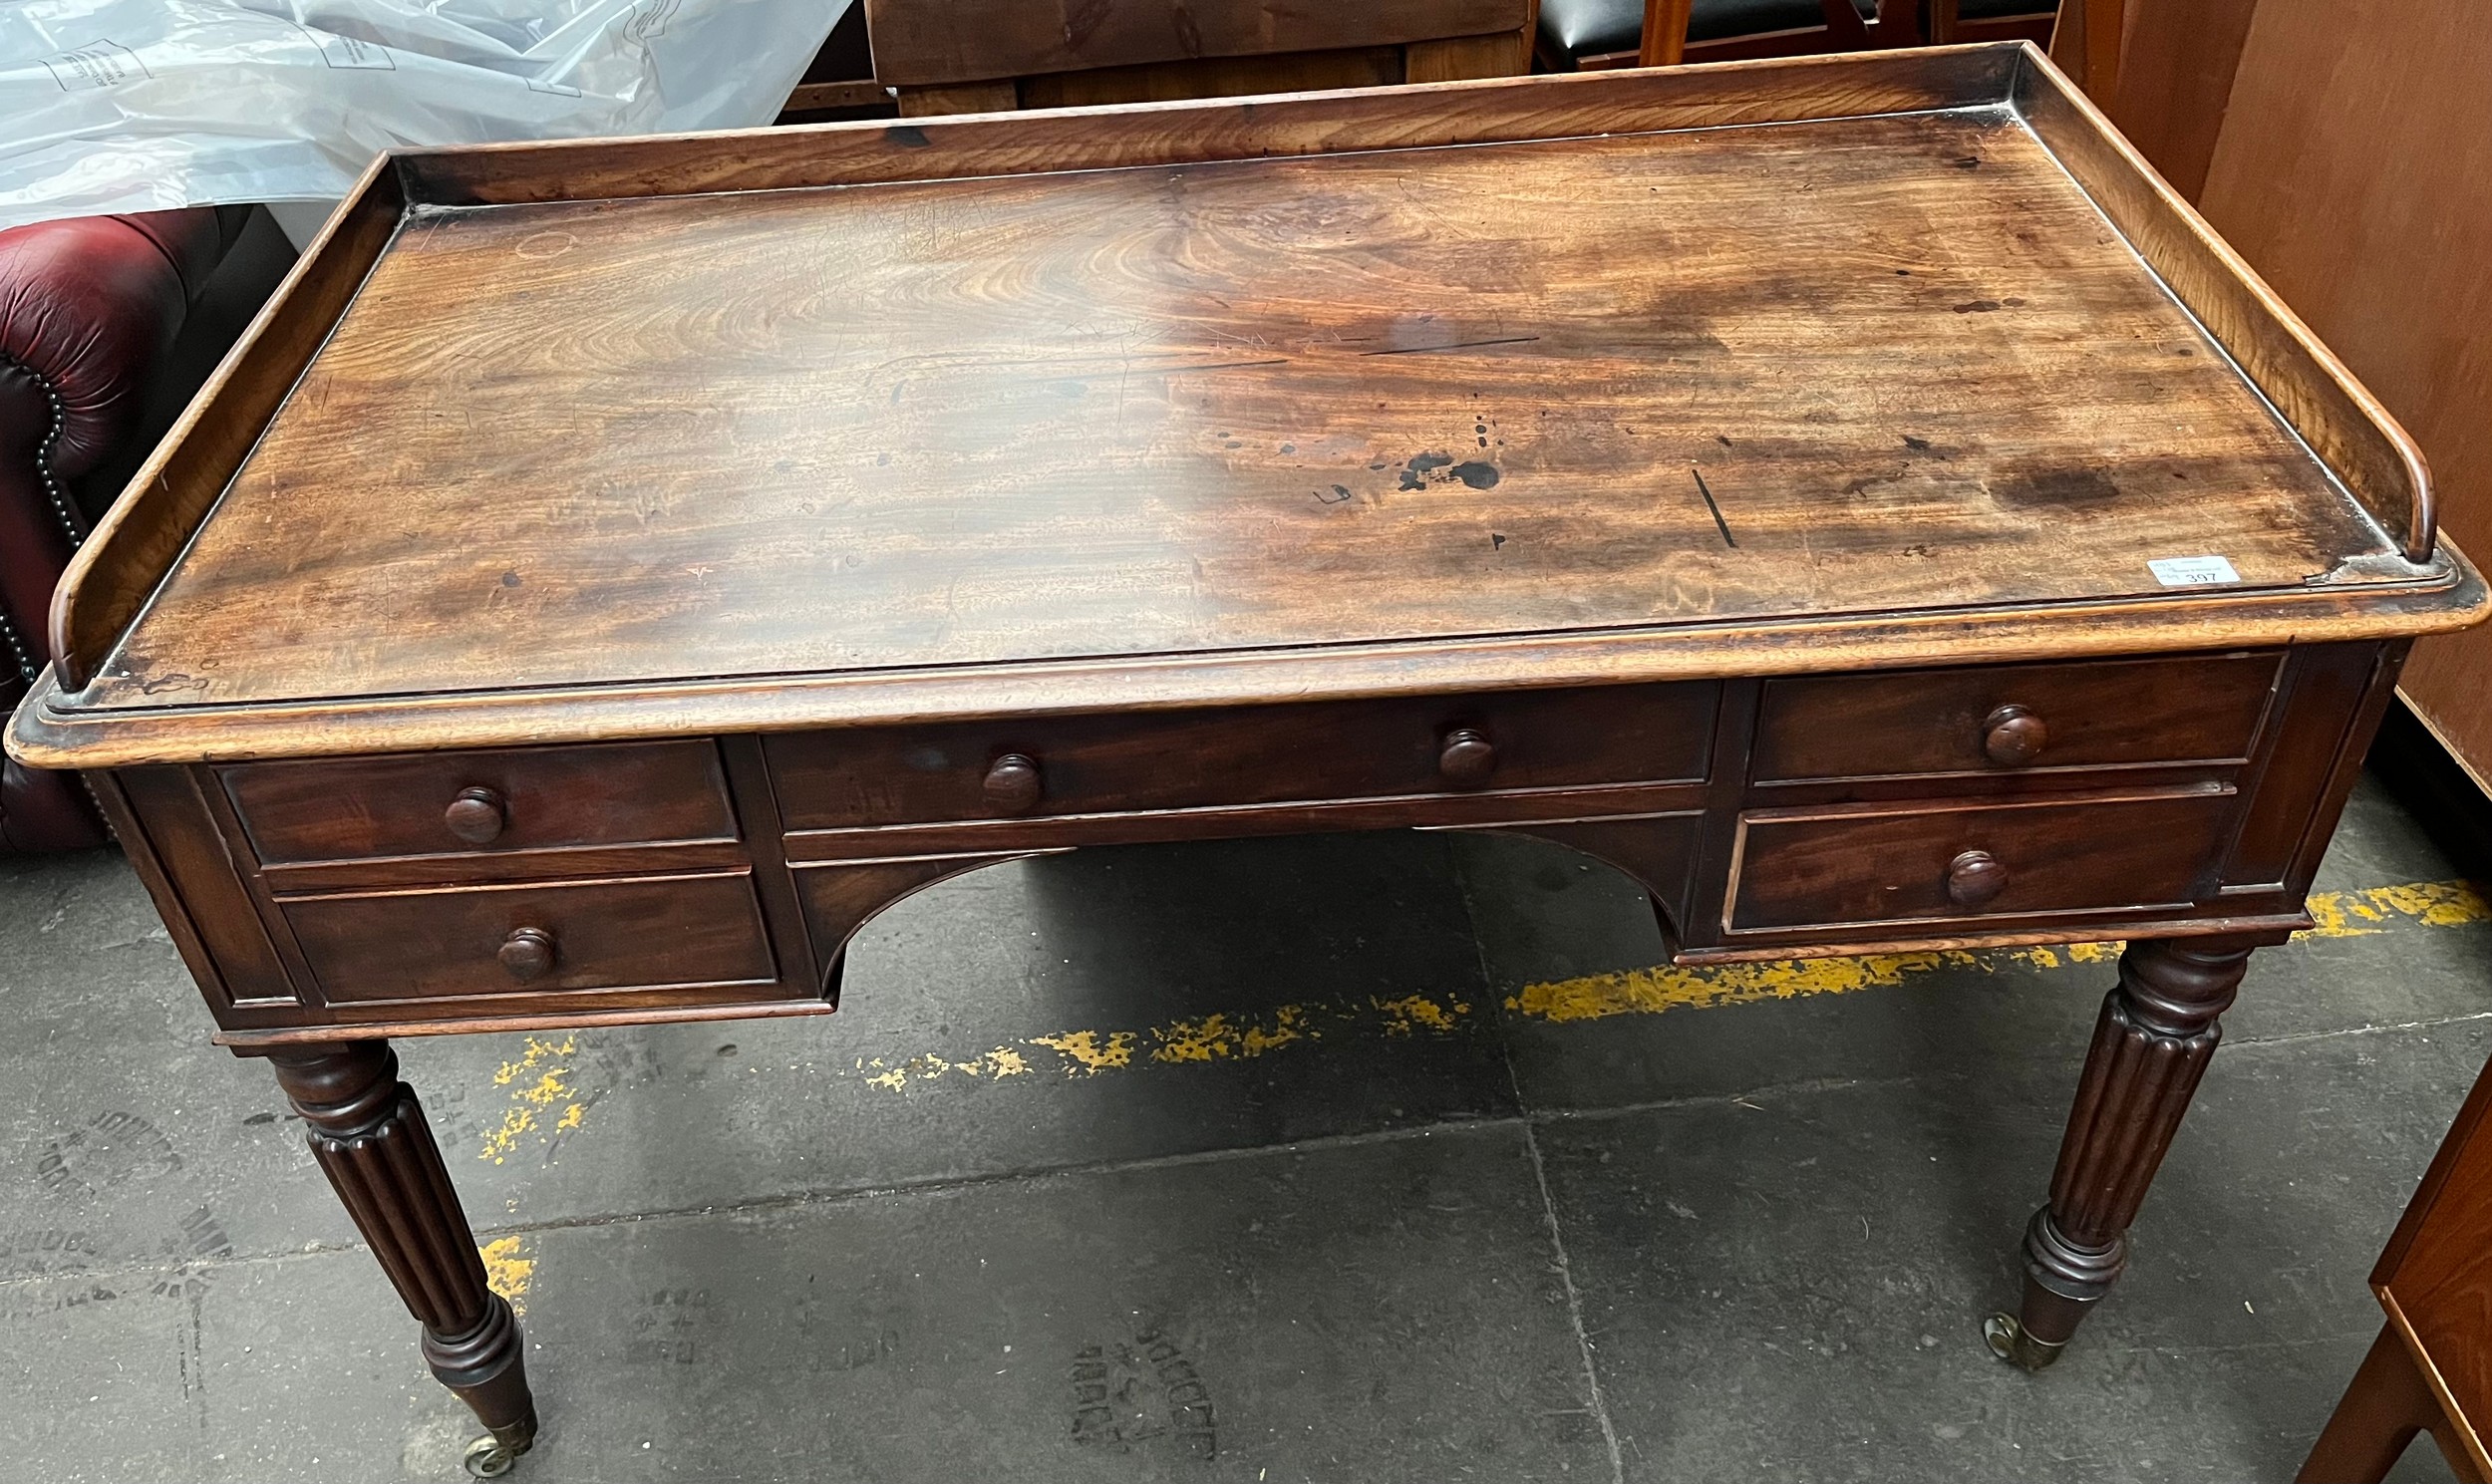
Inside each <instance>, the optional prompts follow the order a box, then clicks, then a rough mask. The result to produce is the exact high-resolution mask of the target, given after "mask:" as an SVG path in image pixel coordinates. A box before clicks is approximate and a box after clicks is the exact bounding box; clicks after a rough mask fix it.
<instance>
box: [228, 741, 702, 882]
mask: <svg viewBox="0 0 2492 1484" xmlns="http://www.w3.org/2000/svg"><path fill="white" fill-rule="evenodd" d="M219 772H220V773H221V774H222V776H223V779H224V785H225V793H226V796H227V797H229V798H231V799H232V800H233V807H234V812H235V813H236V814H238V815H240V816H241V819H242V825H243V828H244V829H245V830H246V831H248V832H249V834H250V837H251V844H252V845H253V847H254V848H255V849H257V851H258V852H259V858H260V860H261V861H263V862H265V863H267V864H269V865H277V864H284V863H292V862H299V861H323V860H360V859H366V858H370V857H376V856H406V855H456V854H464V853H467V852H469V851H479V850H481V851H496V852H498V851H512V850H540V849H559V848H563V847H566V846H579V845H622V844H644V843H658V842H666V841H677V840H732V839H734V838H735V837H736V814H735V809H734V808H733V806H732V805H731V804H730V803H729V800H728V794H727V780H726V776H725V774H724V773H723V772H722V771H721V769H720V766H719V755H718V746H717V744H716V743H714V742H708V741H706V740H705V741H700V742H624V743H614V744H610V745H605V746H592V747H520V748H510V749H505V750H495V751H482V752H438V753H420V754H417V755H413V756H406V757H350V758H344V759H341V760H338V761H334V762H326V761H324V762H248V763H242V764H239V765H236V766H232V767H226V768H222V769H219Z"/></svg>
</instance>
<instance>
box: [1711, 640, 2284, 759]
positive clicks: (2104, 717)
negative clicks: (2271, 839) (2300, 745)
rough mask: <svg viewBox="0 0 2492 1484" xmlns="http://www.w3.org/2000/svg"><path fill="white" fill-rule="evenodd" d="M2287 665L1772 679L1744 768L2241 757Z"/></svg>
mask: <svg viewBox="0 0 2492 1484" xmlns="http://www.w3.org/2000/svg"><path fill="white" fill-rule="evenodd" d="M2280 660H2281V657H2280V656H2277V655H2273V654H2254V655H2217V656H2211V657H2207V658H2203V659H2181V660H2118V661H2112V662H2108V663H2103V664H2074V665H2001V666H1982V667H1979V668H1974V669H1965V670H1923V671H1915V672H1912V673H1909V674H1901V675H1897V674H1883V675H1881V674H1869V675H1835V676H1815V677H1808V678H1801V679H1790V680H1776V681H1769V682H1767V683H1766V686H1765V692H1764V698H1763V701H1762V703H1761V709H1760V711H1759V714H1758V717H1757V723H1756V747H1755V752H1754V759H1753V762H1752V763H1751V766H1750V770H1749V774H1748V776H1749V778H1750V779H1751V780H1753V781H1755V782H1758V783H1790V782H1804V781H1812V780H1831V779H1838V778H1869V777H1878V776H1891V775H1893V774H1897V773H1953V772H2014V771H2020V770H2029V769H2039V768H2053V767H2107V766H2117V765H2121V764H2128V763H2148V762H2166V763H2173V762H2212V763H2229V762H2239V761H2241V760H2242V759H2244V758H2246V757H2247V756H2248V755H2249V751H2250V741H2251V739H2252V738H2253V737H2254V736H2256V735H2257V733H2258V728H2259V719H2260V718H2261V717H2262V716H2264V715H2265V714H2266V710H2267V697H2268V692H2269V690H2270V689H2271V688H2272V687H2273V686H2274V684H2275V681H2276V667H2277V665H2278V664H2279V663H2280Z"/></svg>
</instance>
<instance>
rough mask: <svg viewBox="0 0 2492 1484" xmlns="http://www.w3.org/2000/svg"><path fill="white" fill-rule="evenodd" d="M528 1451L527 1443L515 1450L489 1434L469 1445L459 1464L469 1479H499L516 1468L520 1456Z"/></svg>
mask: <svg viewBox="0 0 2492 1484" xmlns="http://www.w3.org/2000/svg"><path fill="white" fill-rule="evenodd" d="M526 1451H527V1444H525V1443H521V1444H520V1445H519V1446H517V1447H515V1448H514V1447H512V1446H510V1445H509V1444H508V1443H505V1442H503V1441H502V1440H501V1439H499V1438H497V1437H494V1436H493V1435H492V1434H490V1433H487V1434H485V1435H484V1436H482V1437H480V1438H477V1439H476V1440H475V1441H474V1442H472V1443H469V1444H467V1452H466V1454H464V1455H463V1456H462V1457H461V1458H460V1460H459V1463H460V1466H461V1467H463V1468H465V1469H466V1470H467V1477H469V1478H471V1479H498V1478H500V1477H501V1476H502V1475H504V1474H506V1473H509V1472H510V1471H511V1469H512V1468H514V1467H516V1466H517V1465H518V1462H519V1455H520V1454H522V1453H524V1452H526Z"/></svg>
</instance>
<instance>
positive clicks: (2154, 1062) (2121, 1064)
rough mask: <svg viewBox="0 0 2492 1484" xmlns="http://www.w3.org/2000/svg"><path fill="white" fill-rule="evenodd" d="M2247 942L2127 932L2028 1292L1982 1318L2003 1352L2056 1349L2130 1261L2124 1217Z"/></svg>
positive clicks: (2029, 1254) (2042, 1357) (2226, 998)
mask: <svg viewBox="0 0 2492 1484" xmlns="http://www.w3.org/2000/svg"><path fill="white" fill-rule="evenodd" d="M2249 965H2250V947H2249V946H2244V945H2240V944H2237V943H2235V942H2232V941H2228V940H2225V939H2186V940H2182V941H2178V942H2168V943H2132V944H2130V945H2129V946H2128V951H2127V952H2126V953H2123V954H2121V955H2120V982H2119V983H2118V985H2116V986H2114V987H2113V989H2112V991H2111V993H2110V994H2109V995H2108V996H2106V997H2105V998H2104V1000H2103V1003H2102V1019H2101V1020H2100V1021H2098V1022H2097V1023H2095V1027H2094V1043H2093V1046H2092V1048H2091V1049H2089V1050H2088V1051H2087V1052H2086V1053H2085V1070H2084V1072H2083V1073H2082V1074H2081V1075H2080V1076H2079V1077H2078V1079H2077V1085H2076V1105H2075V1106H2074V1107H2072V1108H2071V1109H2069V1111H2068V1131H2067V1134H2066V1136H2065V1137H2064V1138H2063V1139H2062V1140H2061V1141H2060V1144H2059V1168H2058V1169H2057V1171H2056V1172H2055V1173H2053V1174H2052V1175H2051V1177H2050V1203H2049V1204H2048V1205H2046V1206H2044V1207H2042V1208H2041V1209H2040V1210H2038V1211H2036V1212H2034V1213H2033V1220H2032V1223H2031V1224H2030V1225H2028V1226H2027V1227H2026V1228H2025V1302H2024V1305H2023V1307H2022V1308H2021V1310H2020V1311H2019V1313H2018V1314H2016V1315H2015V1316H2013V1317H2012V1316H2009V1315H2005V1314H2000V1315H1994V1316H1992V1318H1991V1320H1990V1322H1989V1323H1988V1324H1987V1325H1985V1326H1984V1327H1983V1331H1984V1334H1985V1335H1987V1336H1988V1337H1989V1339H1990V1345H1991V1349H1992V1350H1993V1351H1994V1352H1996V1353H1997V1354H1998V1355H1999V1357H2000V1358H2001V1359H2003V1360H2008V1361H2012V1362H2014V1363H2015V1364H2018V1365H2022V1366H2024V1367H2025V1369H2027V1370H2039V1369H2041V1368H2042V1367H2043V1366H2045V1365H2048V1364H2049V1363H2050V1362H2051V1361H2053V1360H2056V1359H2058V1358H2059V1351H2060V1349H2061V1348H2062V1347H2064V1346H2065V1345H2066V1344H2067V1342H2068V1336H2071V1335H2073V1334H2075V1333H2076V1327H2077V1325H2078V1324H2079V1323H2080V1322H2082V1321H2083V1319H2084V1318H2085V1315H2086V1313H2087V1311H2089V1310H2090V1309H2092V1308H2093V1306H2094V1305H2096V1304H2098V1303H2100V1302H2101V1301H2102V1296H2103V1295H2104V1294H2106V1293H2108V1292H2110V1289H2111V1284H2112V1281H2113V1280H2115V1279H2117V1278H2118V1277H2119V1276H2120V1269H2121V1268H2122V1267H2123V1266H2124V1265H2125V1264H2126V1263H2127V1262H2128V1226H2129V1223H2130V1222H2131V1221H2133V1220H2135V1219H2136V1216H2137V1208H2138V1206H2139V1205H2141V1204H2143V1203H2144V1201H2145V1199H2146V1186H2147V1184H2148V1183H2149V1182H2151V1181H2152V1180H2153V1179H2154V1172H2155V1167H2156V1166H2158V1165H2160V1164H2161V1163H2163V1151H2164V1150H2166V1149H2168V1148H2170V1147H2171V1143H2172V1134H2173V1132H2174V1131H2175V1130H2177V1129H2178V1128H2179V1127H2180V1120H2181V1114H2182V1113H2183V1112H2185V1111H2187V1110H2188V1107H2189V1096H2190V1094H2191V1093H2193V1092H2195V1091H2197V1090H2198V1077H2199V1075H2200V1073H2202V1072H2204V1071H2205V1070H2206V1065H2207V1058H2208V1057H2210V1056H2212V1055H2214V1054H2215V1043H2216V1041H2217V1040H2219V1039H2222V1035H2223V1033H2222V1031H2221V1029H2220V1028H2219V1027H2218V1026H2217V1025H2216V1017H2218V1016H2220V1015H2222V1014H2223V1013H2224V1011H2225V1009H2226V1007H2228V1006H2230V1005H2231V1004H2232V1003H2233V993H2234V991H2236V990H2238V989H2239V988H2240V987H2241V976H2242V973H2243V971H2244V970H2246V969H2247V968H2248V967H2249Z"/></svg>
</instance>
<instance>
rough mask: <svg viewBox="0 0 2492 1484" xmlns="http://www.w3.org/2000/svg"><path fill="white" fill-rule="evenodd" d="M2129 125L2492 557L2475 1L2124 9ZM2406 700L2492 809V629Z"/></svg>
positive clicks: (2462, 542)
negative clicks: (2409, 446)
mask: <svg viewBox="0 0 2492 1484" xmlns="http://www.w3.org/2000/svg"><path fill="white" fill-rule="evenodd" d="M2128 5H2129V8H2130V11H2131V13H2132V14H2131V21H2130V27H2129V34H2128V41H2127V46H2126V50H2125V56H2124V60H2123V63H2122V65H2121V69H2120V74H2119V84H2118V93H2117V96H2116V97H2115V98H2112V99H2109V100H2105V102H2107V103H2108V106H2109V109H2110V112H2111V115H2112V117H2113V120H2114V121H2115V122H2116V123H2118V124H2119V125H2120V127H2121V128H2122V130H2123V131H2124V132H2125V133H2127V135H2128V136H2129V137H2130V139H2132V140H2133V141H2134V142H2135V143H2136V144H2137V146H2138V148H2140V149H2142V150H2143V151H2144V152H2145V154H2146V156H2147V158H2149V159H2150V160H2152V161H2153V162H2154V164H2155V165H2156V166H2157V167H2158V168H2159V169H2161V170H2162V172H2163V173H2164V174H2165V175H2166V176H2167V177H2169V178H2170V179H2171V181H2172V182H2173V184H2174V185H2175V186H2177V187H2178V188H2179V189H2180V190H2181V191H2182V192H2183V193H2185V194H2188V195H2192V196H2194V197H2195V198H2196V201H2197V204H2198V208H2199V209H2200V210H2201V211H2203V212H2205V213H2206V216H2207V219H2208V221H2209V222H2211V223H2212V224H2213V225H2214V227H2215V228H2216V230H2218V231H2220V232H2222V233H2223V234H2224V236H2225V238H2226V240H2228V241H2229V242H2231V243H2232V245H2233V246H2234V248H2235V249H2237V250H2238V251H2239V252H2240V253H2241V255H2242V256H2243V257H2245V258H2247V259H2248V260H2249V262H2250V265H2251V266H2252V267H2253V268H2255V269H2257V270H2258V272H2259V273H2260V274H2261V275H2262V276H2264V277H2265V278H2266V279H2267V281H2268V282H2269V284H2271V285H2272V286H2274V288H2275V289H2276V291H2277V292H2278V293H2279V294H2281V295H2283V296H2284V299H2285V302H2286V303H2288V304H2290V305H2292V306H2293V309H2294V311H2295V312H2296V313H2298V314H2299V315H2301V316H2302V318H2303V319H2305V320H2307V321H2308V322H2309V323H2310V325H2311V327H2312V328H2313V329H2315V330H2317V331H2318V332H2319V333H2320V335H2321V337H2322V338H2324V339H2325V340H2326V341H2327V342H2328V344H2329V346H2330V348H2331V349H2333V350H2334V351H2335V352H2336V354H2337V355H2338V356H2340V357H2342V358H2343V360H2344V362H2345V364H2346V365H2347V366H2349V367H2350V368H2351V369H2352V371H2353V373H2354V375H2355V376H2357V377H2359V378H2360V379H2361V381H2362V384H2363V385H2364V386H2365V387H2367V388H2368V389H2369V390H2370V391H2371V392H2372V393H2373V394H2374V395H2376V396H2377V397H2378V399H2379V400H2380V402H2381V403H2383V404H2385V405H2386V407H2387V409H2388V411H2389V412H2390V413H2391V414H2393V415H2394V416H2395V417H2396V419H2397V421H2398V422H2400V423H2402V424H2403V425H2404V426H2405V428H2406V430H2407V431H2408V432H2409V433H2411V434H2412V435H2413V436H2414V439H2415V441H2416V442H2417V443H2419V444H2420V445H2422V450H2423V454H2424V456H2425V457H2426V458H2428V459H2429V461H2430V464H2431V469H2432V473H2433V475H2434V477H2435V480H2436V482H2437V485H2438V493H2439V502H2440V528H2441V530H2442V531H2443V533H2444V534H2445V535H2447V536H2451V537H2454V538H2455V540H2456V542H2457V544H2458V545H2459V546H2460V547H2462V548H2464V549H2465V550H2467V551H2469V552H2482V551H2487V550H2492V273H2486V271H2485V269H2484V265H2485V263H2487V262H2492V13H2487V12H2486V10H2485V8H2484V6H2483V5H2482V4H2481V3H2480V0H2128ZM2399 692H2400V694H2401V695H2402V696H2403V697H2404V698H2405V701H2406V703H2407V704H2408V705H2409V706H2411V707H2412V708H2413V710H2414V712H2415V713H2416V715H2418V716H2419V717H2421V718H2422V720H2423V722H2424V724H2425V725H2426V726H2428V727H2429V728H2430V729H2431V730H2432V731H2433V732H2434V733H2435V734H2437V735H2438V737H2439V738H2440V740H2441V741H2442V742H2444V743H2445V744H2446V745H2447V746H2448V748H2449V750H2450V752H2451V753H2452V754H2453V755H2455V756H2456V758H2457V759H2458V761H2459V762H2460V763H2461V764H2463V765H2464V766H2465V767H2466V768H2467V769H2468V771H2470V772H2471V773H2472V774H2473V775H2474V777H2475V780H2476V781H2477V782H2478V783H2479V784H2486V785H2487V787H2488V788H2492V630H2487V629H2476V630H2474V631H2472V632H2470V633H2462V634H2449V635H2444V636H2438V637H2434V638H2430V639H2426V640H2424V641H2422V642H2421V643H2420V644H2418V645H2416V646H2415V649H2414V654H2413V658H2412V660H2411V661H2410V662H2409V663H2408V664H2407V666H2406V669H2405V675H2404V679H2403V680H2402V682H2401V683H2400V685H2399Z"/></svg>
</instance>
